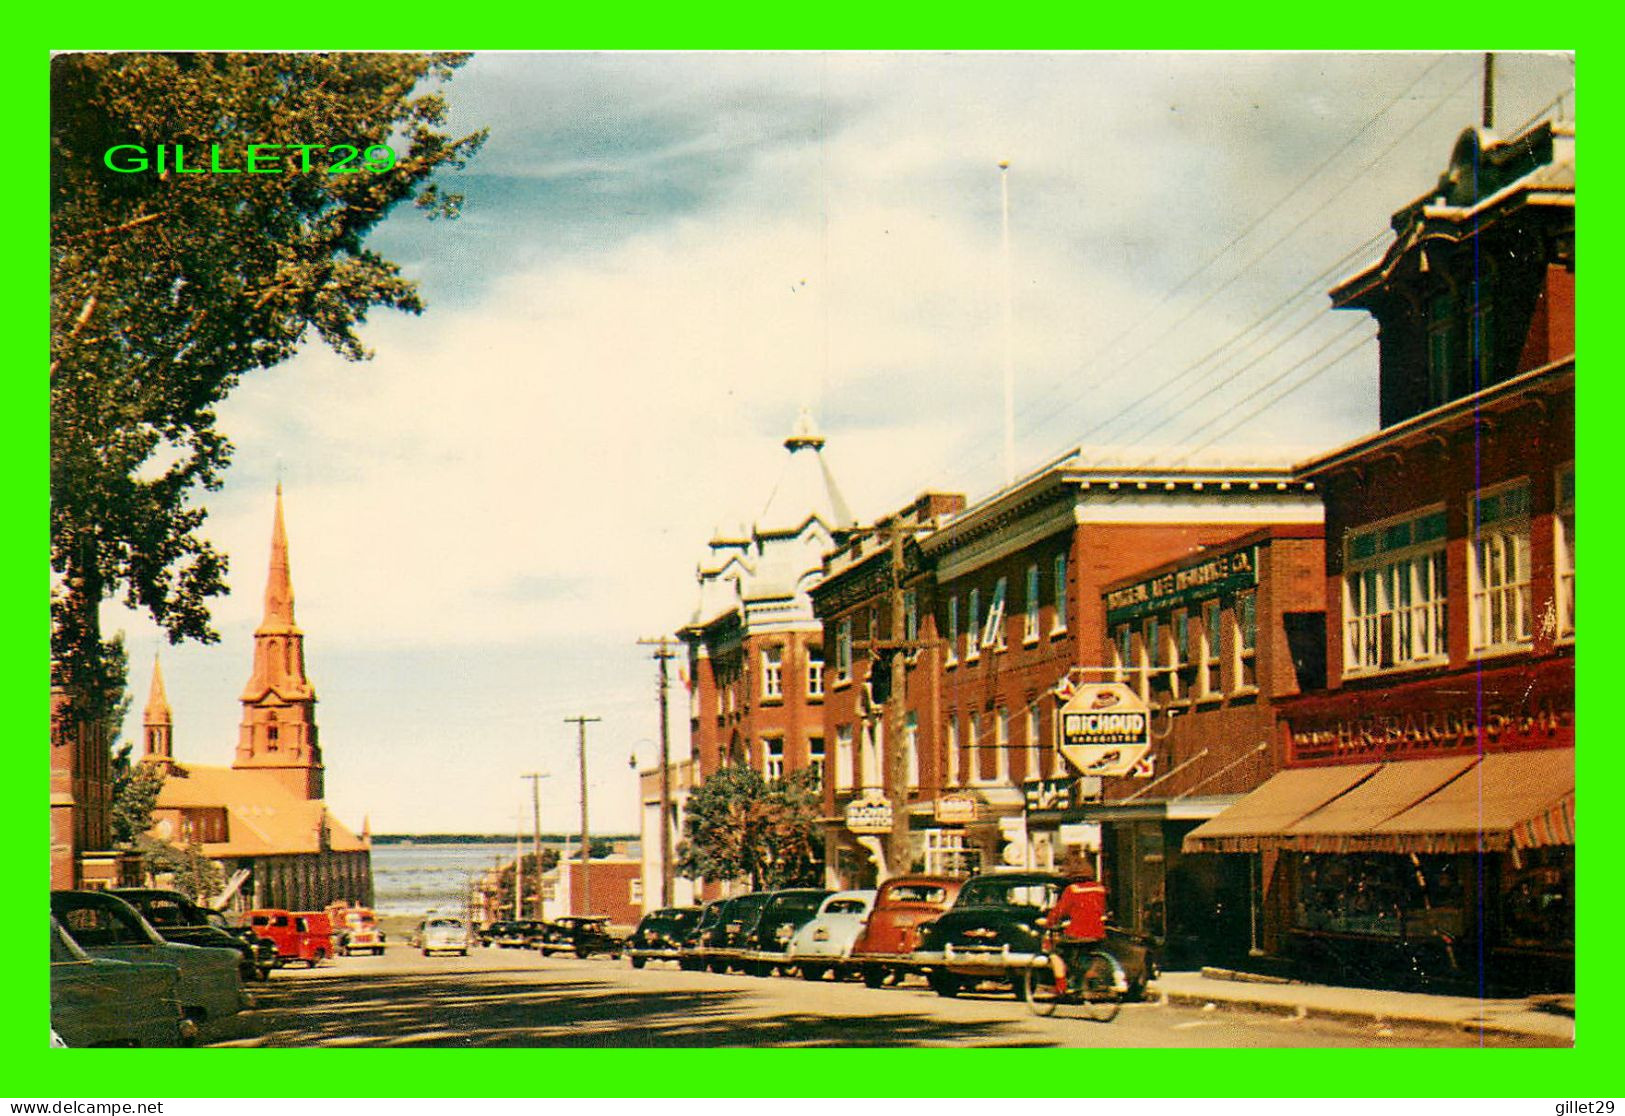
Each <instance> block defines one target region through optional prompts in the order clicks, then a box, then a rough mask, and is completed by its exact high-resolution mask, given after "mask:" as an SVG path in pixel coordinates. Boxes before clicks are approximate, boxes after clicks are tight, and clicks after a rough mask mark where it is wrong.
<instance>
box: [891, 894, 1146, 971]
mask: <svg viewBox="0 0 1625 1116" xmlns="http://www.w3.org/2000/svg"><path fill="white" fill-rule="evenodd" d="M1066 884H1067V877H1066V876H1064V875H1061V874H1060V873H1057V872H990V873H988V874H986V875H982V876H973V877H971V878H970V879H969V880H967V881H965V885H964V887H962V888H960V890H959V897H958V898H957V899H955V900H954V905H953V906H952V907H951V908H949V910H948V911H947V913H945V914H944V915H943V916H942V917H941V918H939V919H937V920H936V921H935V922H929V923H926V924H925V925H924V926H921V927H920V947H919V949H918V950H916V951H915V953H914V960H915V962H916V963H917V964H918V965H919V966H920V967H921V968H923V969H924V971H925V976H926V981H927V982H928V983H929V984H930V985H931V988H932V989H933V990H934V991H935V992H936V993H937V995H939V996H955V995H958V994H959V992H960V991H962V990H965V989H969V988H972V987H975V986H976V985H977V984H980V983H982V982H984V981H996V982H998V983H1000V984H1001V985H1003V986H1004V987H1006V988H1008V989H1010V990H1012V991H1014V992H1015V993H1016V994H1017V995H1020V981H1021V979H1022V977H1023V976H1024V974H1025V973H1026V971H1027V970H1028V969H1029V968H1036V967H1039V966H1043V967H1046V968H1047V967H1048V965H1049V957H1048V955H1047V954H1046V953H1045V952H1044V946H1043V930H1042V928H1041V927H1039V925H1038V920H1039V919H1041V918H1043V917H1044V915H1045V914H1047V913H1048V912H1049V910H1050V908H1052V907H1053V906H1054V905H1055V901H1056V900H1057V899H1058V898H1059V897H1060V894H1061V891H1062V889H1063V888H1065V887H1066ZM1104 948H1105V949H1106V950H1108V951H1109V952H1110V953H1111V954H1112V955H1113V956H1114V957H1116V958H1117V960H1118V961H1119V962H1120V963H1121V964H1122V966H1123V969H1124V972H1125V973H1126V974H1127V976H1128V982H1129V992H1128V995H1129V998H1130V999H1137V998H1139V996H1140V995H1142V994H1143V993H1144V992H1145V985H1146V982H1147V981H1148V980H1150V979H1151V977H1152V976H1154V975H1155V973H1156V966H1155V962H1154V960H1153V958H1152V956H1151V952H1150V950H1149V949H1148V948H1147V947H1146V945H1145V944H1144V943H1143V942H1142V941H1140V940H1139V939H1137V938H1136V937H1134V936H1133V935H1130V934H1128V933H1125V932H1124V931H1122V930H1119V929H1117V928H1116V927H1113V926H1108V927H1107V928H1106V941H1105V943H1104Z"/></svg>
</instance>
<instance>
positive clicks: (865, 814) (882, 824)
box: [846, 798, 892, 833]
mask: <svg viewBox="0 0 1625 1116" xmlns="http://www.w3.org/2000/svg"><path fill="white" fill-rule="evenodd" d="M891 825H892V812H891V802H890V800H888V799H885V798H860V799H858V800H857V801H856V802H848V803H847V804H846V828H847V829H848V830H850V831H851V832H853V833H890V832H891Z"/></svg>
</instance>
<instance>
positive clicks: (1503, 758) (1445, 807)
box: [1183, 748, 1574, 853]
mask: <svg viewBox="0 0 1625 1116" xmlns="http://www.w3.org/2000/svg"><path fill="white" fill-rule="evenodd" d="M1572 844H1574V749H1572V748H1547V749H1540V750H1537V751H1520V752H1496V753H1491V754H1489V755H1486V756H1483V757H1481V758H1480V757H1477V756H1458V757H1440V758H1436V759H1424V760H1404V761H1397V762H1394V763H1387V764H1357V765H1352V766H1339V767H1320V768H1298V769H1294V770H1290V771H1283V772H1281V773H1280V774H1278V775H1276V776H1274V777H1273V778H1272V779H1270V780H1269V781H1268V782H1266V783H1265V784H1264V785H1263V786H1261V787H1259V788H1258V789H1257V790H1255V791H1253V792H1252V793H1251V794H1249V795H1247V796H1246V797H1245V798H1242V799H1241V800H1240V801H1239V802H1237V803H1236V804H1235V805H1234V806H1232V807H1230V809H1228V810H1226V811H1225V812H1224V813H1222V814H1220V815H1219V816H1218V817H1216V818H1214V819H1213V820H1212V821H1209V822H1207V823H1206V824H1204V825H1201V826H1198V827H1197V828H1196V829H1194V830H1192V831H1191V832H1190V833H1189V834H1188V835H1187V836H1186V837H1185V842H1184V846H1183V848H1184V851H1185V852H1187V853H1204V852H1258V851H1260V850H1263V849H1285V850H1291V851H1296V852H1312V853H1351V852H1393V853H1413V852H1414V853H1453V852H1479V851H1484V852H1499V851H1504V850H1506V849H1509V848H1536V847H1540V846H1545V845H1572Z"/></svg>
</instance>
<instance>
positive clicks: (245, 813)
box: [155, 764, 368, 857]
mask: <svg viewBox="0 0 1625 1116" xmlns="http://www.w3.org/2000/svg"><path fill="white" fill-rule="evenodd" d="M221 808H224V809H225V811H226V832H227V833H228V834H229V835H230V839H229V840H226V841H210V842H205V843H204V845H203V851H204V853H205V854H206V855H208V856H211V857H244V856H274V855H286V854H290V853H315V852H321V851H322V842H321V836H320V831H321V830H322V829H323V828H325V829H326V831H327V846H326V847H327V848H328V849H331V850H333V851H335V852H355V851H360V850H362V849H365V848H367V847H368V843H367V842H366V841H364V840H363V839H362V838H360V837H358V836H356V834H355V832H354V831H353V830H351V829H350V828H349V827H348V826H346V825H345V824H344V823H343V822H341V821H339V820H338V819H337V818H336V817H334V816H333V815H332V814H331V813H330V812H329V811H328V809H327V807H326V805H325V804H324V803H323V802H322V801H321V800H320V799H306V798H301V797H298V796H297V795H294V794H292V793H291V792H289V791H288V790H287V789H286V788H285V787H283V786H282V784H281V783H279V782H278V781H277V776H276V773H275V772H274V771H272V770H263V769H262V770H253V769H246V770H245V769H240V768H231V767H210V766H205V765H202V764H177V765H176V766H175V767H174V768H172V769H171V771H170V774H169V777H168V778H166V779H165V780H164V784H163V787H162V788H161V789H160V790H159V792H158V803H157V806H156V807H155V809H156V810H158V811H160V812H161V811H164V810H186V809H193V810H196V809H221Z"/></svg>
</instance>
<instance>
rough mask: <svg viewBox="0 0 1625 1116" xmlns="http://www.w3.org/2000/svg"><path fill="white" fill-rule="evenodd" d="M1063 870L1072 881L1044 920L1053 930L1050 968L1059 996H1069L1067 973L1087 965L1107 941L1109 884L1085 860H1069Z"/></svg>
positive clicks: (1080, 970) (1056, 992) (1043, 922)
mask: <svg viewBox="0 0 1625 1116" xmlns="http://www.w3.org/2000/svg"><path fill="white" fill-rule="evenodd" d="M1063 867H1064V868H1065V870H1066V871H1067V874H1068V875H1069V876H1070V877H1071V879H1070V880H1069V881H1068V882H1067V885H1066V887H1065V889H1063V890H1062V892H1061V897H1060V898H1059V899H1058V900H1056V903H1055V906H1054V907H1053V908H1052V909H1051V910H1050V912H1049V914H1048V915H1046V916H1045V917H1044V918H1043V919H1042V920H1041V922H1042V924H1043V925H1046V926H1048V927H1049V928H1050V931H1051V942H1052V944H1051V948H1050V953H1049V966H1050V972H1052V973H1054V974H1055V994H1056V995H1057V996H1064V995H1065V994H1066V974H1067V970H1068V969H1069V968H1071V967H1073V966H1083V965H1085V964H1086V961H1087V957H1088V954H1089V951H1090V950H1091V949H1093V948H1095V947H1096V946H1098V945H1099V944H1100V943H1101V942H1102V941H1104V940H1105V938H1106V885H1105V884H1103V883H1101V882H1100V881H1099V880H1096V879H1095V870H1094V867H1093V866H1092V865H1091V864H1090V863H1089V862H1088V861H1087V860H1084V859H1082V858H1081V857H1080V858H1078V859H1077V860H1073V859H1071V858H1068V860H1067V862H1066V864H1065V865H1064V866H1063ZM1078 971H1079V972H1082V968H1081V967H1080V968H1079V970H1078Z"/></svg>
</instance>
